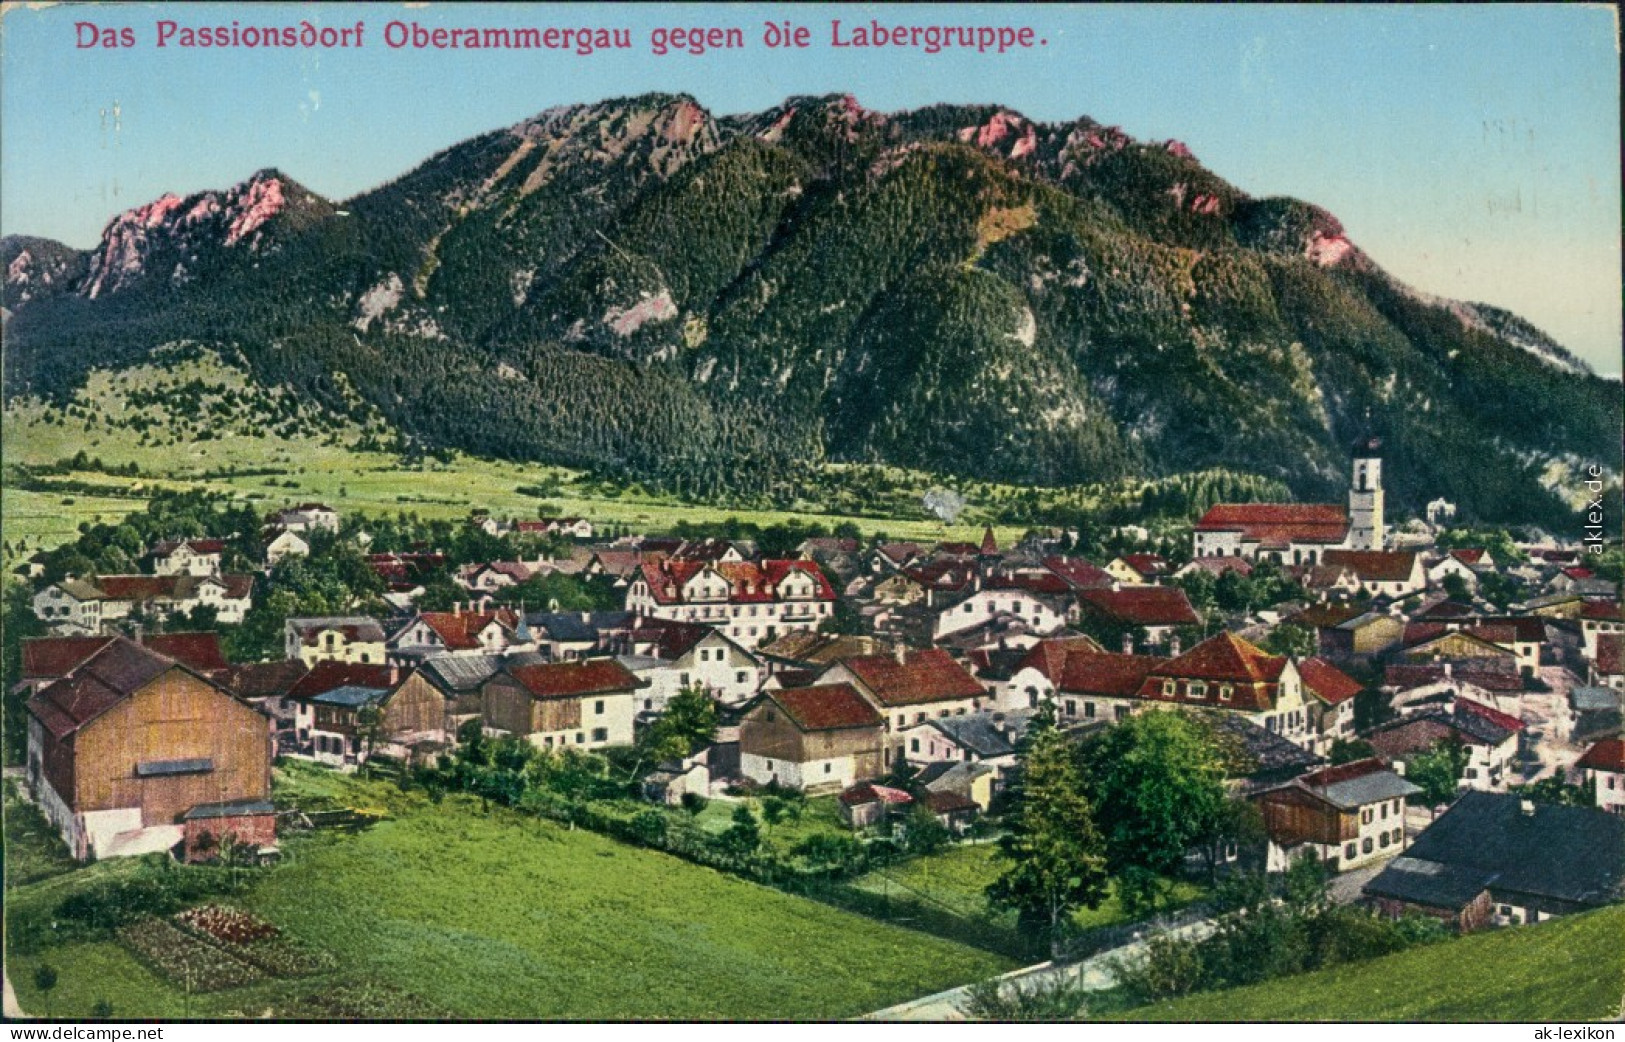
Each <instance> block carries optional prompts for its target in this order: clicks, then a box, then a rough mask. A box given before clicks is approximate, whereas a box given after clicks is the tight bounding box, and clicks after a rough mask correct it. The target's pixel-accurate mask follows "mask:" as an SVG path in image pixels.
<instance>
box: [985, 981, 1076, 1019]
mask: <svg viewBox="0 0 1625 1042" xmlns="http://www.w3.org/2000/svg"><path fill="white" fill-rule="evenodd" d="M1088 1000H1089V991H1088V989H1087V988H1085V987H1084V985H1083V983H1082V981H1081V980H1080V979H1079V978H1077V977H1074V976H1072V975H1069V974H1053V975H1050V976H1048V977H1045V978H1042V979H1040V980H1035V981H1031V982H1028V983H1019V982H1016V983H1005V982H1004V981H1000V980H996V979H995V980H985V981H980V982H978V983H976V984H973V985H971V987H970V989H969V991H968V992H967V993H966V996H965V998H964V1000H963V1001H962V1002H961V1003H960V1005H959V1012H960V1013H962V1014H963V1015H964V1017H965V1019H966V1020H982V1021H991V1022H996V1023H1018V1022H1036V1023H1052V1022H1054V1021H1060V1020H1077V1019H1079V1018H1081V1017H1082V1016H1083V1015H1084V1013H1085V1011H1086V1010H1087V1009H1088Z"/></svg>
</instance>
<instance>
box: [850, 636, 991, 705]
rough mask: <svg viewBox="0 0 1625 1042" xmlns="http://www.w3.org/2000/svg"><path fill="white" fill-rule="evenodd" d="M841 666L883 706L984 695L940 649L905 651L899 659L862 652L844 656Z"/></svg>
mask: <svg viewBox="0 0 1625 1042" xmlns="http://www.w3.org/2000/svg"><path fill="white" fill-rule="evenodd" d="M843 665H845V667H846V668H847V669H848V670H849V671H851V673H852V675H853V676H855V677H857V678H858V679H859V680H860V681H862V682H863V684H864V686H865V687H867V688H868V689H869V690H870V691H872V692H874V696H875V698H877V699H879V700H880V702H881V704H882V705H886V706H905V705H918V704H921V703H925V702H949V701H957V700H959V699H964V698H977V697H980V696H982V695H985V694H987V692H986V690H985V689H984V688H983V687H982V685H981V684H979V683H977V681H976V678H975V677H973V676H971V675H970V674H969V673H967V672H966V671H965V667H964V666H961V665H960V664H959V663H958V662H955V661H954V659H953V657H952V656H951V655H949V654H948V653H947V652H946V651H943V650H942V649H941V648H927V649H925V650H924V651H910V652H907V653H905V656H904V660H903V661H902V662H899V661H897V658H896V657H895V656H893V655H863V656H860V657H858V658H850V659H847V660H846V661H845V663H843Z"/></svg>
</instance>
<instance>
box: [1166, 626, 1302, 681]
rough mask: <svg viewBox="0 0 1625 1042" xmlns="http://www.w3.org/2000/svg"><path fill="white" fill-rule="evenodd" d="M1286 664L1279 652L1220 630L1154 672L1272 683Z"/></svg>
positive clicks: (1202, 678)
mask: <svg viewBox="0 0 1625 1042" xmlns="http://www.w3.org/2000/svg"><path fill="white" fill-rule="evenodd" d="M1286 663H1287V660H1286V657H1285V656H1283V655H1271V654H1270V653H1269V652H1267V651H1265V650H1264V649H1262V648H1260V647H1258V646H1257V645H1255V644H1252V643H1249V642H1248V641H1245V640H1242V639H1241V638H1240V637H1238V636H1236V635H1235V634H1233V633H1220V634H1216V635H1215V636H1212V637H1209V638H1208V639H1207V640H1204V641H1202V643H1200V644H1198V645H1196V647H1194V648H1192V649H1190V650H1189V651H1187V652H1185V653H1184V654H1183V655H1180V656H1179V657H1178V658H1175V659H1172V660H1170V661H1169V662H1168V663H1167V664H1166V665H1165V666H1163V667H1162V668H1161V669H1158V670H1157V675H1158V676H1168V677H1182V678H1183V677H1191V678H1195V679H1197V680H1228V681H1233V682H1235V683H1238V684H1252V683H1275V682H1276V681H1278V680H1280V679H1281V670H1282V669H1284V668H1285V667H1286Z"/></svg>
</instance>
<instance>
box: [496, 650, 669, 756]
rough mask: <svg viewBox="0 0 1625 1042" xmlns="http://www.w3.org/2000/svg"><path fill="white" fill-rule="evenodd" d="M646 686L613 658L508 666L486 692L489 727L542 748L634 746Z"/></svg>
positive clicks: (497, 674)
mask: <svg viewBox="0 0 1625 1042" xmlns="http://www.w3.org/2000/svg"><path fill="white" fill-rule="evenodd" d="M643 685H644V682H643V681H641V680H639V679H638V678H637V677H636V676H634V675H633V674H632V673H631V671H629V670H628V669H627V668H626V667H625V666H623V665H621V664H620V663H619V662H617V661H616V660H615V659H612V658H594V659H583V660H581V661H578V662H555V663H549V664H546V665H523V666H512V665H510V666H507V667H505V668H504V669H503V670H501V671H500V672H498V673H496V674H494V675H493V676H492V677H491V678H490V679H489V680H487V681H486V682H485V683H484V684H483V685H482V687H481V698H482V703H483V706H484V714H485V716H484V718H485V723H486V726H487V727H493V728H496V729H498V730H502V731H507V732H508V733H509V734H515V735H523V736H525V737H527V738H529V739H530V741H531V744H533V745H535V746H538V747H539V748H544V749H551V748H558V747H562V746H576V747H579V748H584V749H596V748H601V747H603V746H607V745H631V744H632V737H633V735H632V721H633V718H634V716H635V715H636V708H635V702H636V697H637V692H638V690H639V689H640V688H642V687H643Z"/></svg>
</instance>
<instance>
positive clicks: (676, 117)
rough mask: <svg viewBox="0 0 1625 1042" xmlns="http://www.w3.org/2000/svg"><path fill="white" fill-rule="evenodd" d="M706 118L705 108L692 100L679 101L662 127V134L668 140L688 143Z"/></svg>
mask: <svg viewBox="0 0 1625 1042" xmlns="http://www.w3.org/2000/svg"><path fill="white" fill-rule="evenodd" d="M706 118H707V117H706V114H705V110H704V109H702V108H700V107H699V106H698V105H696V104H694V103H693V102H692V101H686V100H685V101H682V102H679V103H678V105H677V107H676V108H675V109H673V110H672V113H671V115H670V116H669V117H667V119H666V121H665V123H664V124H663V125H662V126H661V127H660V133H661V136H663V137H664V138H665V139H666V140H667V141H673V142H678V143H682V144H687V143H688V142H690V141H693V140H694V137H695V135H696V134H697V133H698V131H699V129H700V127H701V126H703V125H704V124H705V121H706Z"/></svg>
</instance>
